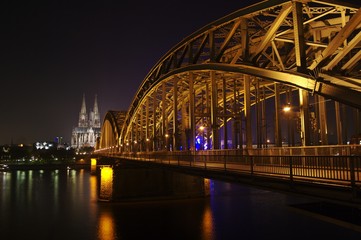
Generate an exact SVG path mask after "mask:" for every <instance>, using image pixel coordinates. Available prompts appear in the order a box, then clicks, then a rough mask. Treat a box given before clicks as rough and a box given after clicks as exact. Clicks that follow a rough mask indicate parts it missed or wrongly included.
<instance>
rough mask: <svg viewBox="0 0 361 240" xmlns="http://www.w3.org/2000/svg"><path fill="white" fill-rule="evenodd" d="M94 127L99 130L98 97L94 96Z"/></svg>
mask: <svg viewBox="0 0 361 240" xmlns="http://www.w3.org/2000/svg"><path fill="white" fill-rule="evenodd" d="M93 111H94V127H97V128H100V114H99V109H98V96H97V94H95V100H94V108H93Z"/></svg>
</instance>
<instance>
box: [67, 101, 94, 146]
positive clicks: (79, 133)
mask: <svg viewBox="0 0 361 240" xmlns="http://www.w3.org/2000/svg"><path fill="white" fill-rule="evenodd" d="M98 137H100V113H99V110H98V102H97V95H95V101H94V108H93V110H90V111H89V115H88V113H87V110H86V104H85V95H83V102H82V105H81V109H80V113H79V122H78V126H77V127H75V128H73V132H72V138H71V147H72V148H75V149H80V148H82V147H95V145H96V142H97V138H98Z"/></svg>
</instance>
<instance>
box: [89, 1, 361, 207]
mask: <svg viewBox="0 0 361 240" xmlns="http://www.w3.org/2000/svg"><path fill="white" fill-rule="evenodd" d="M360 60H361V8H360V6H354V5H352V4H348V3H341V2H335V1H331V0H307V1H306V0H299V1H288V0H268V1H263V2H260V3H257V4H254V5H251V6H248V7H245V8H242V9H239V10H238V11H235V12H233V13H231V14H229V15H227V16H225V17H223V18H221V19H218V20H215V21H214V22H211V23H210V24H208V25H206V26H204V27H202V28H201V29H199V30H198V31H196V32H194V33H193V34H191V35H190V36H188V37H185V38H184V39H183V40H182V41H181V42H180V43H178V44H177V45H175V46H174V47H173V48H172V49H170V50H169V51H168V52H167V53H166V54H165V55H164V56H163V57H162V58H161V59H160V60H159V61H158V62H157V63H156V64H155V65H154V67H153V68H152V69H150V71H149V73H148V74H147V75H146V76H145V78H144V79H143V81H142V83H141V85H140V87H139V89H138V90H137V92H136V94H135V96H134V99H133V101H132V103H131V105H130V108H129V109H128V111H109V112H108V113H107V114H106V116H105V118H104V121H103V125H102V131H101V132H102V135H101V138H100V140H99V143H98V146H97V148H96V151H95V153H94V154H95V155H96V156H104V157H106V156H107V157H112V158H113V159H118V158H119V159H123V160H127V161H138V162H139V163H143V164H145V163H146V164H149V165H151V164H160V165H162V166H167V167H169V168H177V169H178V170H179V169H183V170H187V171H188V172H192V173H194V174H202V175H203V176H209V177H215V176H216V177H217V176H218V177H220V178H224V179H226V178H232V180H236V181H237V179H238V181H240V179H254V178H255V177H257V179H259V180H260V179H264V178H265V177H266V178H265V179H267V180H265V181H263V182H264V183H265V182H269V181H273V183H276V181H277V180H285V181H286V182H287V183H290V182H291V183H292V184H293V185H294V184H295V183H296V184H298V186H300V185H301V184H305V183H307V184H308V186H309V187H310V186H312V187H315V186H316V187H317V188H318V189H319V190H320V189H331V188H332V189H334V188H335V187H337V189H338V190H340V189H341V190H340V191H341V192H343V191H346V192H348V193H351V195H349V196H347V197H346V198H349V199H358V201H359V199H360V187H361V159H360V158H361V157H360V152H361V137H360V133H361V131H360V125H361V120H360V109H361V61H360ZM246 176H247V177H246ZM250 177H251V178H250ZM269 179H272V180H269ZM340 191H339V192H340ZM329 196H330V195H329Z"/></svg>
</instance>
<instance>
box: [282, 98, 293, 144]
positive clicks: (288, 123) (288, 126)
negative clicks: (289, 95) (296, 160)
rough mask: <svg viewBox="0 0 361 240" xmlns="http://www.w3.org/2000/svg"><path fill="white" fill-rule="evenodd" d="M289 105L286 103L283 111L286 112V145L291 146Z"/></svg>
mask: <svg viewBox="0 0 361 240" xmlns="http://www.w3.org/2000/svg"><path fill="white" fill-rule="evenodd" d="M291 110H292V108H291V105H290V104H289V103H288V104H287V105H286V106H284V107H283V112H284V113H286V114H287V132H288V139H287V141H288V146H289V147H290V146H291Z"/></svg>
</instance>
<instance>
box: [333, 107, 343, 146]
mask: <svg viewBox="0 0 361 240" xmlns="http://www.w3.org/2000/svg"><path fill="white" fill-rule="evenodd" d="M335 116H336V131H337V144H340V145H341V144H342V120H341V114H340V103H339V102H337V101H336V102H335Z"/></svg>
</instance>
